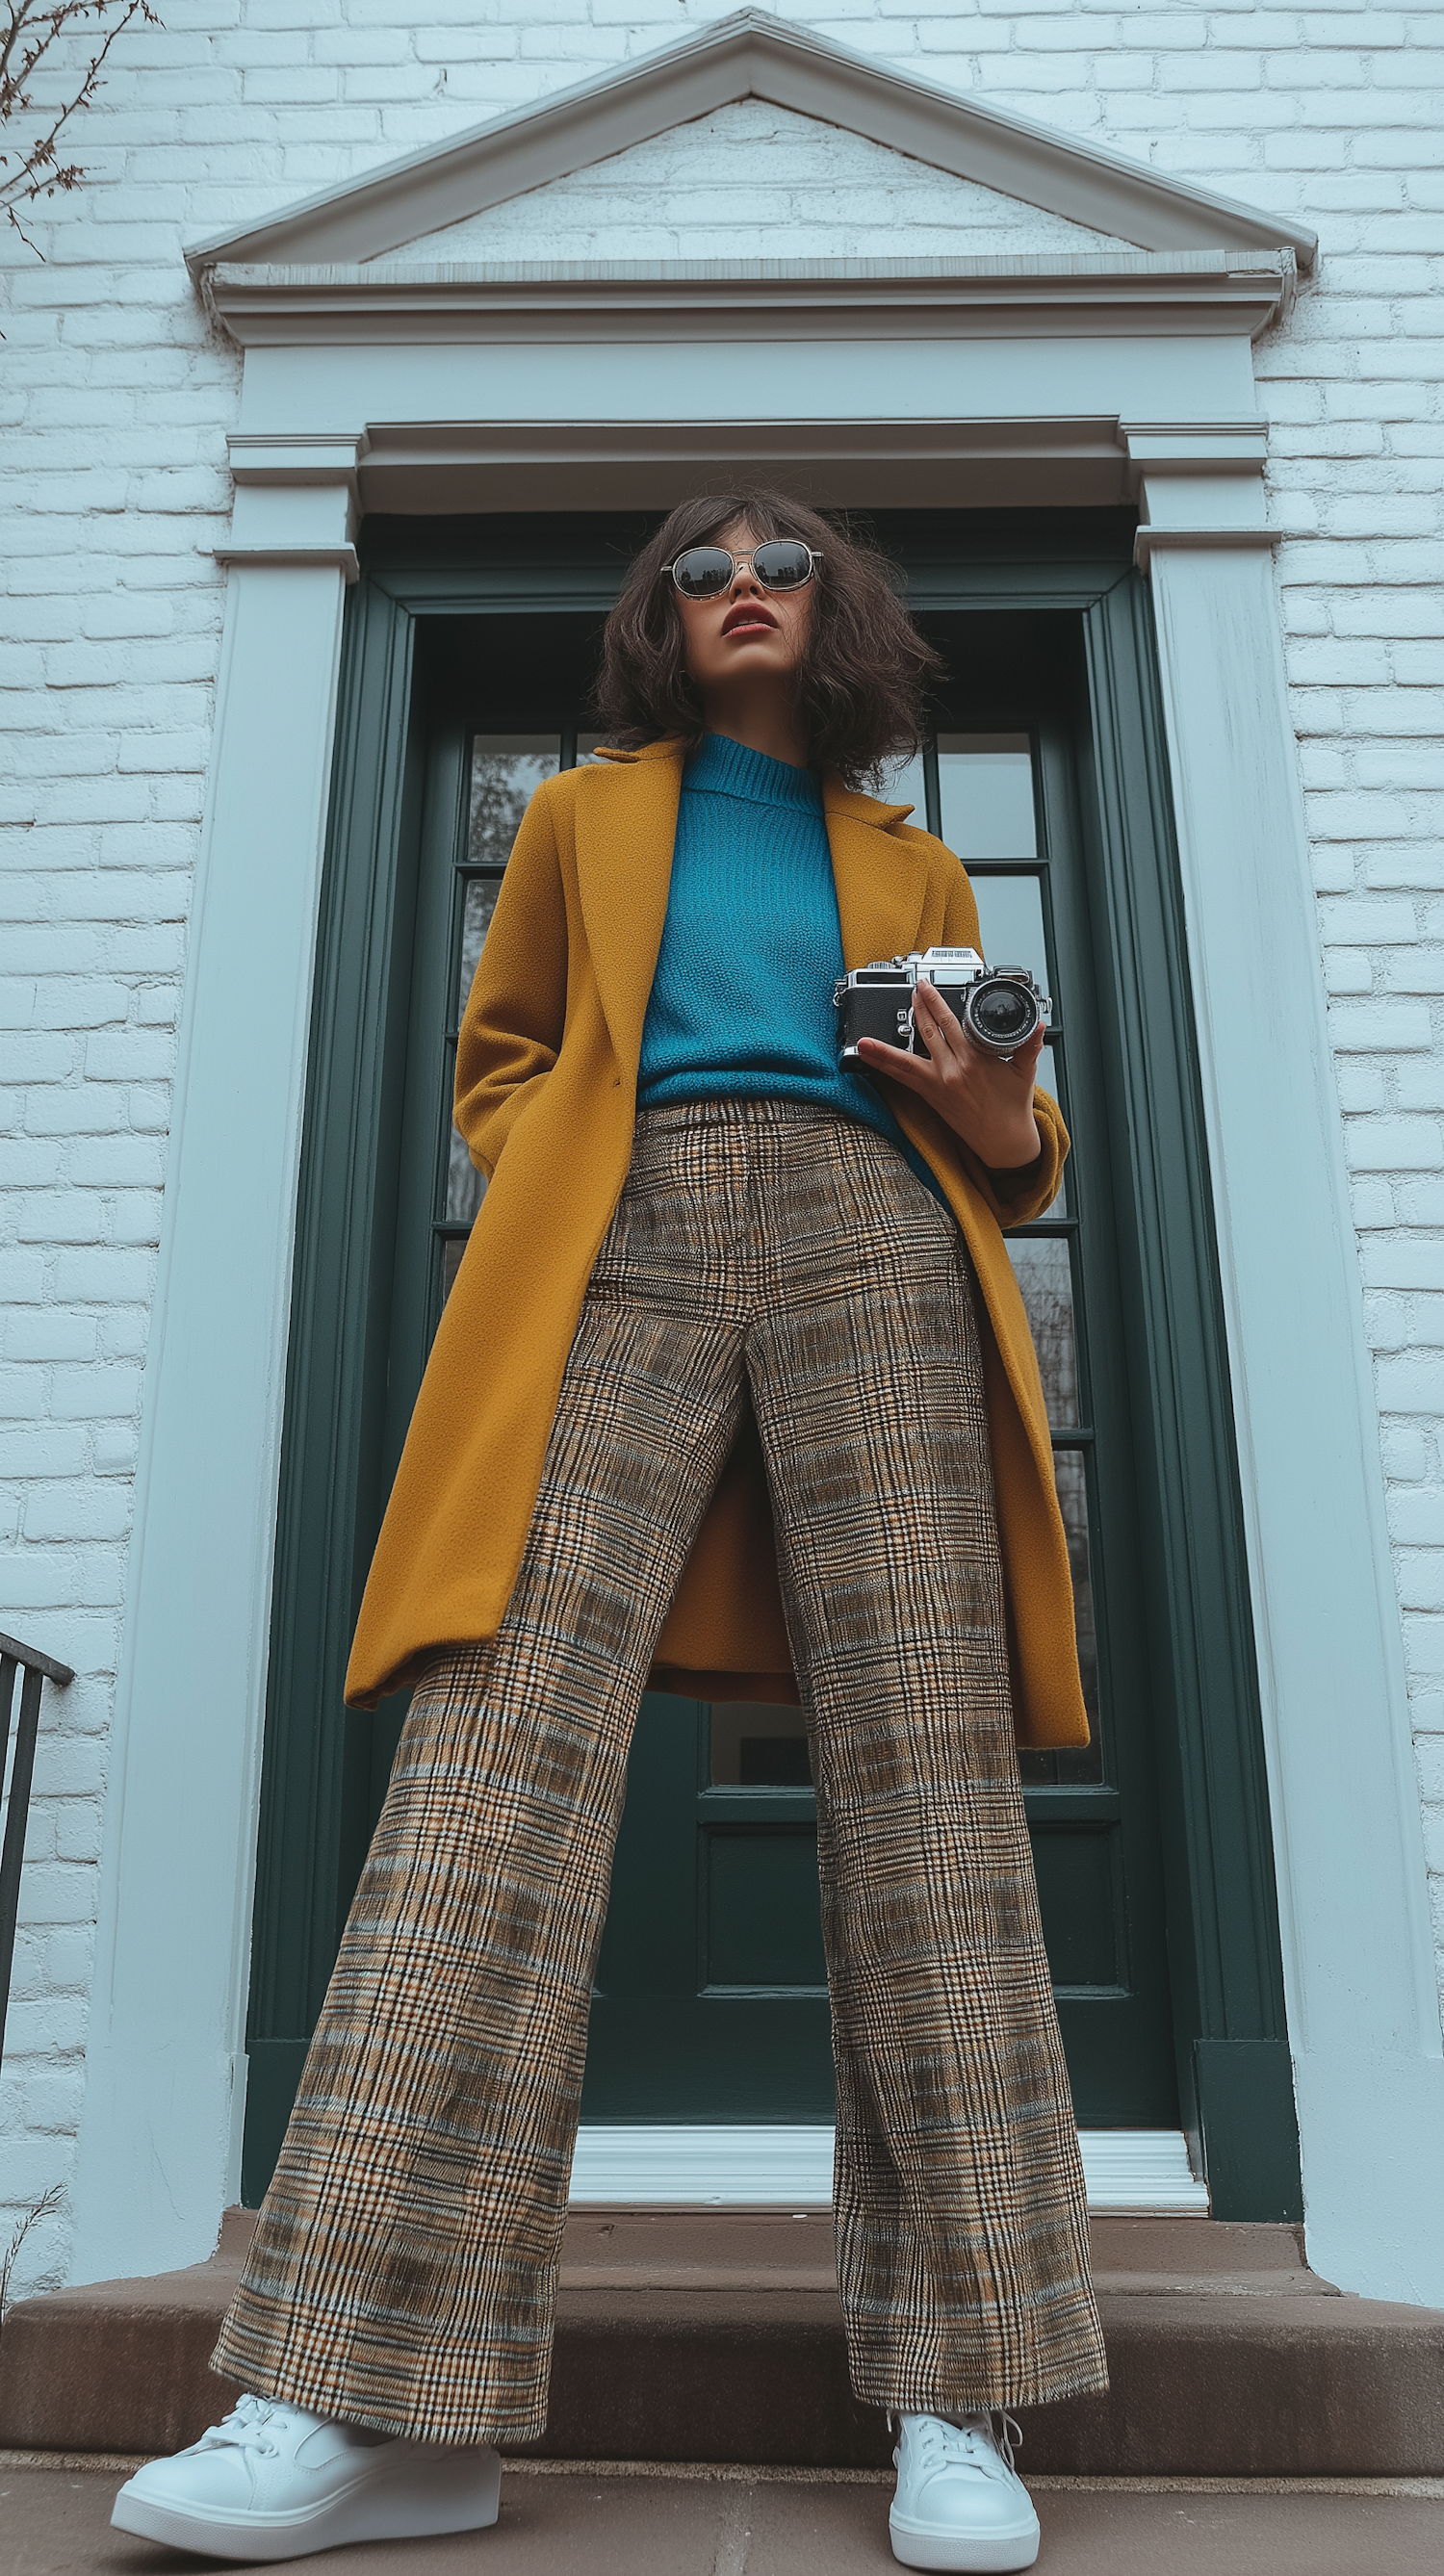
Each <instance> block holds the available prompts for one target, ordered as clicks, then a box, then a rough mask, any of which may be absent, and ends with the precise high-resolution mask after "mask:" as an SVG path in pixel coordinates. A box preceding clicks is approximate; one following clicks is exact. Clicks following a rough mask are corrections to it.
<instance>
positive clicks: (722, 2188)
mask: <svg viewBox="0 0 1444 2576" xmlns="http://www.w3.org/2000/svg"><path fill="white" fill-rule="evenodd" d="M833 2137H834V2132H833V2131H832V2130H831V2129H830V2128H825V2127H822V2126H821V2125H817V2126H812V2127H793V2128H786V2127H777V2128H766V2127H761V2126H758V2127H747V2126H738V2127H732V2128H726V2127H715V2128H708V2127H702V2126H690V2127H677V2128H663V2127H647V2126H643V2125H641V2124H628V2123H625V2122H617V2123H615V2124H602V2123H599V2124H598V2125H597V2126H596V2127H585V2128H583V2129H582V2130H581V2131H580V2133H579V2135H578V2138H577V2151H576V2155H575V2157H574V2159H573V2162H572V2187H571V2205H572V2207H573V2209H585V2208H587V2207H589V2206H594V2205H597V2204H601V2203H607V2204H609V2205H612V2206H623V2207H624V2206H625V2205H626V2204H627V2203H628V2202H631V2203H634V2204H636V2205H638V2206H653V2207H656V2206H670V2207H672V2208H696V2209H825V2208H828V2207H829V2206H830V2205H831V2201H832V2151H833ZM1078 2144H1079V2147H1080V2149H1081V2150H1082V2156H1083V2177H1084V2180H1085V2182H1086V2183H1087V2186H1088V2207H1089V2209H1090V2210H1091V2211H1092V2213H1093V2215H1094V2216H1095V2217H1104V2216H1113V2217H1117V2216H1122V2215H1124V2214H1125V2213H1126V2214H1129V2215H1136V2216H1144V2215H1148V2216H1153V2217H1170V2218H1206V2217H1207V2216H1208V2191H1207V2188H1206V2186H1205V2185H1204V2184H1203V2183H1201V2182H1200V2181H1199V2180H1198V2179H1197V2177H1196V2175H1195V2174H1194V2172H1193V2170H1192V2168H1191V2166H1190V2164H1189V2161H1188V2142H1187V2140H1186V2139H1185V2137H1184V2135H1183V2132H1182V2130H1181V2129H1091V2130H1090V2129H1085V2130H1083V2131H1081V2132H1080V2135H1079V2139H1078Z"/></svg>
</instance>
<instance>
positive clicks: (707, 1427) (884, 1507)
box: [214, 1100, 1107, 2442]
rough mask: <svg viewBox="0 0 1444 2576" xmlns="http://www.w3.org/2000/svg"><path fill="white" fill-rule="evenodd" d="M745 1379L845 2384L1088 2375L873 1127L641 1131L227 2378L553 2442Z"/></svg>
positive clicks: (984, 1666)
mask: <svg viewBox="0 0 1444 2576" xmlns="http://www.w3.org/2000/svg"><path fill="white" fill-rule="evenodd" d="M749 1386H750V1390H751V1400H752V1403H753V1406H754V1408H755V1412H756V1417H757V1423H758V1429H759V1432H760V1435H761V1439H762V1444H763V1450H764V1455H765V1457H766V1460H767V1466H768V1473H769V1477H770V1480H771V1485H772V1490H773V1497H774V1508H775V1514H776V1527H777V1540H778V1557H779V1567H780V1571H781V1575H782V1583H783V1594H784V1601H785V1606H786V1610H787V1617H788V1625H789V1630H790V1634H791V1638H792V1642H793V1648H794V1654H795V1659H796V1669H797V1674H798V1679H799V1684H800V1687H801V1691H802V1696H803V1699H804V1703H805V1705H806V1707H807V1709H808V1714H809V1719H810V1727H811V1734H812V1750H813V1762H814V1769H815V1774H816V1780H817V1807H818V1855H819V1864H820V1869H821V1877H822V1888H823V1922H824V1931H825V1936H826V1944H827V1956H828V1974H829V1980H830V1987H831V1995H832V2013H833V2037H834V2049H835V2053H836V2058H837V2081H838V2135H837V2164H836V2194H835V2196H836V2214H837V2237H838V2261H839V2277H840V2284H841V2290H842V2301H843V2308H844V2313H845V2318H846V2328H847V2338H848V2349H849V2355H850V2361H851V2369H852V2378H853V2386H854V2389H855V2391H856V2393H857V2395H858V2396H859V2397H860V2398H862V2399H865V2400H871V2401H873V2402H875V2403H877V2404H879V2405H882V2406H889V2407H894V2408H899V2409H919V2410H925V2411H935V2412H936V2411H952V2410H955V2409H959V2408H963V2407H970V2406H982V2405H1004V2404H1023V2403H1034V2402H1037V2401H1040V2400H1043V2399H1047V2398H1055V2397H1062V2396H1065V2395H1071V2394H1073V2393H1074V2392H1077V2391H1082V2390H1089V2389H1098V2388H1102V2387H1104V2386H1106V2384H1107V2376H1106V2368H1105V2364H1104V2357H1103V2345H1102V2338H1101V2334H1100V2331H1099V2325H1098V2317H1097V2312H1096V2309H1095V2307H1094V2304H1093V2299H1092V2294H1091V2291H1090V2288H1089V2281H1088V2232H1087V2218H1086V2208H1085V2201H1084V2190H1083V2178H1082V2170H1081V2165H1080V2161H1079V2156H1078V2145H1077V2138H1076V2134H1075V2130H1074V2123H1073V2115H1072V2106H1071V2102H1070V2098H1069V2091H1068V2081H1067V2075H1066V2071H1065V2067H1064V2061H1063V2050H1062V2043H1061V2040H1060V2037H1059V2033H1058V2026H1057V2020H1056V2016H1055V2014H1054V2010H1053V2002H1052V1995H1051V1991H1050V1987H1049V1979H1048V1968H1047V1961H1046V1958H1045V1956H1044V1951H1043V1943H1042V1935H1041V1929H1040V1925H1039V1918H1038V1905H1037V1895H1036V1891H1035V1887H1034V1880H1033V1870H1032V1861H1031V1855H1030V1852H1029V1847H1028V1838H1027V1831H1026V1826H1025V1821H1024V1813H1023V1803H1022V1795H1021V1791H1020V1789H1019V1785H1018V1773H1017V1762H1016V1757H1015V1752H1014V1745H1013V1733H1012V1724H1011V1717H1010V1710H1009V1695H1008V1676H1007V1662H1006V1654H1005V1644H1004V1627H1003V1600H1002V1585H1001V1576H1000V1571H999V1564H998V1553H997V1539H996V1532H995V1527H994V1520H993V1507H992V1494H991V1479H990V1470H989V1454H988V1443H987V1425H986V1420H985V1416H984V1411H983V1394H982V1374H981V1365H980V1358H979V1350H978V1338H977V1323H976V1318H975V1314H974V1308H973V1296H972V1287H971V1281H970V1276H969V1271H968V1266H967V1261H966V1256H965V1254H964V1252H963V1249H962V1246H961V1241H960V1238H959V1236H958V1234H957V1231H956V1228H955V1227H954V1225H953V1223H952V1220H951V1218H950V1217H948V1215H947V1214H946V1213H945V1211H944V1210H943V1209H941V1208H940V1207H939V1206H938V1205H937V1203H936V1202H935V1201H934V1200H933V1199H932V1197H931V1196H930V1195H929V1193H928V1192H927V1191H926V1190H925V1189H924V1188H923V1187H922V1185H921V1184H920V1183H919V1182H918V1181H917V1180H916V1179H915V1178H914V1177H913V1175H912V1173H911V1172H910V1171H909V1170H908V1168H907V1165H906V1164H905V1163H904V1161H903V1159H902V1157H901V1155H900V1154H899V1153H898V1152H897V1151H896V1149H895V1148H894V1147H893V1146H892V1145H891V1144H889V1143H888V1142H887V1141H886V1140H885V1139H884V1138H882V1137H881V1136H879V1135H877V1134H875V1133H874V1132H873V1131H872V1130H871V1129H868V1128H864V1127H861V1126H855V1125H851V1124H849V1123H848V1122H847V1121H845V1120H843V1119H841V1118H838V1117H835V1116H832V1115H831V1114H829V1113H826V1112H819V1111H816V1110H813V1109H809V1108H806V1107H802V1106H799V1105H797V1104H793V1103H790V1102H786V1101H774V1100H763V1101H746V1100H720V1101H706V1102H699V1103H696V1104H693V1105H690V1106H685V1107H679V1108H667V1109H659V1110H654V1111H650V1112H645V1113H643V1115H642V1116H641V1117H640V1118H639V1119H638V1122H637V1134H636V1144H635V1150H634V1154H633V1160H632V1165H631V1170H630V1173H629V1176H628V1180H627V1184H626V1188H625V1190H624V1192H623V1195H622V1199H621V1202H620V1204H619V1207H618V1210H617V1214H616V1217H615V1219H614V1221H613V1224H612V1227H611V1230H610V1232H609V1234H608V1236H607V1239H606V1241H605V1243H604V1245H603V1248H602V1252H601V1255H600V1257H599V1260H598V1262H597V1265H596V1269H595V1271H594V1273H593V1276H592V1281H591V1285H590V1288H589V1290H588V1294H587V1298H586V1303H585V1306H584V1308H583V1312H582V1317H581V1321H580V1324H579V1327H578V1331H577V1335H576V1339H575V1343H574V1345H573V1349H572V1352H571V1356H570V1359H569V1361H568V1365H567V1369H566V1374H565V1378H564V1382H563V1386H562V1391H561V1396H560V1400H559V1403H558V1407H557V1413H556V1419H555V1424H554V1427H553V1431H552V1436H551V1442H550V1446H549V1448H548V1452H547V1459H546V1466H545V1471H544V1475H543V1481H542V1486H541V1490H540V1492H539V1494H538V1497H537V1503H536V1509H535V1512H534V1515H533V1519H532V1525H531V1531H530V1535H529V1538H528V1542H527V1547H526V1552H525V1555H524V1558H523V1562H522V1566H521V1570H520V1573H519V1575H518V1578H517V1582H516V1586H515V1589H514V1591H513V1593H512V1597H511V1600H510V1603H509V1605H508V1608H507V1611H506V1615H505V1618H504V1619H503V1622H502V1625H501V1627H500V1629H499V1631H498V1633H497V1636H496V1638H495V1639H494V1640H493V1641H492V1642H491V1643H489V1644H486V1645H480V1646H475V1647H470V1648H466V1649H463V1650H461V1651H457V1652H452V1653H449V1654H447V1655H445V1656H443V1657H439V1658H438V1659H437V1662H436V1663H435V1664H434V1665H433V1667H432V1669H431V1671H430V1672H429V1674H428V1675H427V1677H426V1678H425V1680H424V1681H423V1683H422V1684H421V1686H420V1687H419V1688H418V1689H417V1691H416V1693H415V1695H414V1697H413V1701H412V1705H411V1710H410V1713H409V1715H408V1717H407V1720H406V1725H405V1729H404V1731H403V1735H402V1740H401V1746H400V1750H399V1753H398V1755H397V1760H396V1764H395V1769H394V1772H393V1776H392V1780H391V1786H390V1789H389V1791H388V1794H387V1798H386V1802H385V1806H384V1808H383V1810H382V1815H381V1819H380V1823H379V1825H378V1827H377V1831H376V1836H375V1840H374V1842H373V1845H372V1849H371V1853H370V1857H369V1859H368V1861H367V1864H366V1868H365V1872H364V1874H363V1876H362V1880H361V1884H360V1887H359V1889H358V1892H357V1896H356V1901H355V1904H354V1906H353V1908H352V1911H351V1916H350V1920H349V1922H348V1924H347V1927H346V1932H345V1937H344V1939H343V1941H342V1944H341V1951H340V1955H339V1957H338V1959H337V1963H336V1969H335V1974H334V1976H333V1978H332V1981H331V1986H330V1990H329V1992H328V1995H327V1998H326V2004H325V2008H324V2010H323V2013H322V2017H321V2021H320V2024H319V2026H318V2028H317V2031H316V2036H315V2039H314V2041H313V2043H312V2046H311V2050H310V2054H309V2056H308V2058H307V2061H306V2067H305V2072H304V2074H303V2076H302V2080H301V2086H300V2090H299V2093H298V2095H297V2099H296V2106H295V2110H294V2113H293V2115H292V2119H291V2123H290V2127H289V2129H288V2131H287V2135H286V2141H285V2145H284V2147H283V2149H282V2153H281V2158H280V2162H279V2164H278V2166H277V2168H276V2174H275V2178H274V2180H273V2182H272V2184H271V2188H270V2191H269V2192H268V2194H267V2197H266V2202H265V2206H264V2209H263V2211H262V2213H261V2218H260V2223H259V2225H258V2227H257V2230H256V2235H255V2240H254V2243H253V2245H252V2248H251V2252H250V2256H249V2259H248V2261H247V2264H246V2268H245V2272H244V2275H243V2278H242V2282H241V2286H240V2289H239V2290H238V2292H237V2295H236V2298H235V2300H234V2302H233V2304H232V2306H231V2309H230V2312H229V2314H228V2316H227V2318H226V2320H225V2324H224V2327H223V2330H222V2333H221V2339H220V2342H219V2344H218V2346H217V2348H216V2353H215V2356H214V2366H215V2368H216V2369H217V2370H219V2371H221V2372H223V2373H225V2374H227V2375H228V2376H230V2377H232V2378H234V2379H236V2380H239V2382H240V2383H241V2385H242V2386H243V2387H246V2388H250V2389H254V2390H255V2391H257V2393H259V2394H263V2395H274V2396H280V2397H285V2398H289V2399H290V2400H291V2401H292V2402H293V2403H295V2404H297V2405H302V2406H307V2407H312V2408H314V2409H316V2410H317V2411H318V2412H320V2413H323V2414H326V2415H334V2416H341V2417H344V2418H347V2419H349V2420H351V2421H353V2422H357V2423H362V2424H368V2425H372V2426H375V2427H376V2428H377V2429H378V2430H380V2431H384V2432H389V2433H409V2434H412V2435H414V2436H419V2437H421V2438H424V2439H430V2440H435V2441H442V2442H479V2441H484V2440H498V2439H500V2440H510V2441H520V2440H525V2439H528V2438H530V2437H533V2436H535V2435H536V2434H538V2433H539V2432H540V2431H541V2430H542V2428H543V2426H544V2424H545V2420H546V2399H547V2378H548V2369H549V2363H550V2353H551V2338H552V2313H553V2306H554V2300H555V2292H556V2279H557V2264H558V2257H559V2251H560V2243H561V2232H562V2225H563V2221H564V2218H565V2214H566V2200H567V2183H568V2174H569V2170H570V2163H571V2154H572V2145H573V2140H574V2138H575V2133H576V2123H577V2112H578V2102H579V2097H580V2091H581V2080H582V2068H583V2060H584V2054H585V2046H586V2031H587V2015H588V2007H589V1999H590V1992H591V1983H592V1975H593V1970H594V1966H595V1962H596V1956H597V1949H598V1944H599V1942H600V1939H601V1932H602V1925H603V1921H604V1917H605V1913H606V1902H607V1889H608V1882H609V1877H610V1871H611V1861H612V1851H613V1846H614V1843H615V1839H616V1831H617V1824H618V1820H619V1817H620V1814H621V1808H622V1801H623V1795H624V1790H625V1770H626V1758H627V1749H628V1744H629V1740H630V1736H631V1730H632V1725H633V1721H634V1718H635V1715H636V1710H637V1706H638V1702H639V1699H640V1696H641V1692H642V1688H643V1684H644V1682H645V1679H646V1675H647V1672H648V1669H649V1665H650V1661H651V1656H652V1651H653V1647H654V1645H655V1642H656V1639H657V1637H658V1635H659V1633H660V1630H661V1626H662V1622H663V1619H664V1617H665V1615H666V1611H667V1608H668V1605H669V1602H670V1600H671V1596H672V1592H673V1590H674V1588H675V1585H676V1582H677V1578H678V1575H679V1573H680V1571H681V1568H682V1565H683V1563H684V1561H685V1558H686V1555H687V1551H688V1548H689V1546H690V1544H691V1541H692V1539H693V1537H694V1536H695V1534H696V1531H697V1528H698V1526H699V1523H700V1521H701V1517H702V1513H703V1509H704V1506H705V1503H706V1500H707V1497H708V1495H709V1494H710V1492H711V1490H712V1487H713V1485H714V1483H715V1481H716V1478H717V1476H718V1474H719V1473H720V1471H721V1468H722V1465H723V1463H724V1461H725V1459H726V1457H727V1454H728V1451H729V1448H730V1446H731V1442H732V1438H733V1434H734V1432H735V1429H736V1426H737V1423H738V1420H739V1417H740V1412H741V1408H742V1406H743V1403H744V1401H745V1400H746V1393H747V1389H748V1387H749Z"/></svg>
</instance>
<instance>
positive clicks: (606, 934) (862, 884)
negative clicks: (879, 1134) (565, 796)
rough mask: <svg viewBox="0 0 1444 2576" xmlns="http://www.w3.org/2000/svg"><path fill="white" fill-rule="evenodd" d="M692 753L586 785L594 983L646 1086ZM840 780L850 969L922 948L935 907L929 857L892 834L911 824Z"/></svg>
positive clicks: (595, 776) (639, 756)
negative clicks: (652, 1011) (645, 1041)
mask: <svg viewBox="0 0 1444 2576" xmlns="http://www.w3.org/2000/svg"><path fill="white" fill-rule="evenodd" d="M681 792H682V746H681V744H680V743H678V742H659V743H649V744H648V746H647V748H646V749H645V751H642V752H638V753H636V754H635V755H634V756H633V757H632V758H631V759H627V760H617V761H612V762H609V763H608V764H607V766H606V767H605V768H602V767H600V766H599V767H598V768H597V769H595V770H593V771H590V772H589V773H588V775H587V776H586V778H585V779H584V780H581V781H579V783H578V794H577V802H576V834H577V889H578V893H579V895H580V898H581V907H582V919H583V922H584V923H585V926H586V933H587V946H588V949H589V951H590V954H591V961H592V971H593V973H594V974H595V976H596V979H597V991H598V993H599V995H600V997H601V1004H602V1009H603V1012H604V1014H605V1016H606V1022H607V1027H608V1029H609V1030H610V1032H611V1038H612V1044H613V1046H614V1048H615V1049H616V1053H617V1058H618V1061H619V1062H620V1063H621V1064H622V1065H623V1066H624V1067H625V1068H626V1070H627V1071H628V1072H629V1073H631V1074H635V1073H636V1070H637V1065H638V1062H639V1059H640V1057H641V1052H642V1024H643V1022H644V1020H645V1019H646V1016H647V1003H648V999H649V997H650V995H651V990H652V977H653V975H654V974H655V972H656V967H657V953H658V950H659V949H660V947H661V945H662V926H663V923H664V922H665V920H666V917H667V894H668V890H669V887H670V885H671V878H672V848H673V844H674V842H675V840H676V837H677V805H678V800H679V798H680V795H681ZM907 810H908V809H907V807H906V806H904V805H883V804H879V803H878V801H877V799H876V798H875V797H871V796H861V795H858V794H857V793H856V792H855V791H854V790H853V789H851V788H848V787H844V786H843V784H842V782H841V780H840V779H837V778H829V779H828V781H827V784H826V787H825V788H824V791H823V811H824V814H825V817H826V822H827V838H828V846H829V848H830V850H831V853H832V873H833V879H834V882H835V884H836V887H837V910H838V918H839V920H840V922H841V925H842V954H843V962H844V964H845V965H847V966H849V967H851V966H865V965H866V964H867V963H868V960H869V959H870V958H873V957H891V956H893V955H894V954H895V953H905V952H906V951H907V950H908V949H909V948H912V947H914V946H915V945H916V942H917V938H918V934H919V929H920V925H921V922H922V918H923V911H924V906H925V904H926V900H927V888H928V876H929V857H928V852H927V851H926V849H922V848H919V847H918V846H917V845H915V844H914V843H911V842H908V841H905V840H900V839H899V838H898V837H897V835H896V834H895V833H893V832H891V831H890V830H889V829H888V826H889V824H891V823H893V822H895V821H897V820H898V819H899V818H900V817H901V816H902V815H904V814H905V813H906V812H907Z"/></svg>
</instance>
